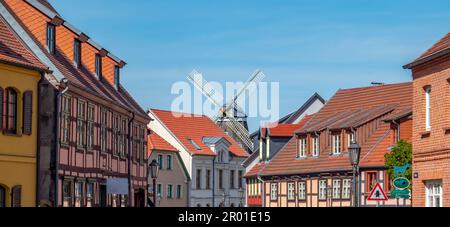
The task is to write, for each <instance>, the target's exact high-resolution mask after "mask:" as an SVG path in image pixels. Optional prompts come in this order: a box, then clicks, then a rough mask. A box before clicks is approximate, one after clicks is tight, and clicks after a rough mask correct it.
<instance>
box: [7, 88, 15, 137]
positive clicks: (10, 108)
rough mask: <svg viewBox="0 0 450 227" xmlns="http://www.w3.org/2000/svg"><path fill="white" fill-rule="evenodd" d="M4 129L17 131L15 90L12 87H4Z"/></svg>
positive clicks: (12, 131) (13, 132) (10, 131)
mask: <svg viewBox="0 0 450 227" xmlns="http://www.w3.org/2000/svg"><path fill="white" fill-rule="evenodd" d="M5 115H6V130H7V132H8V133H12V134H16V133H17V92H16V90H14V89H13V88H7V89H6V113H5Z"/></svg>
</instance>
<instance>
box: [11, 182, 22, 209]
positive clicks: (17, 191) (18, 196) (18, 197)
mask: <svg viewBox="0 0 450 227" xmlns="http://www.w3.org/2000/svg"><path fill="white" fill-rule="evenodd" d="M21 206H22V186H20V185H19V186H15V187H14V188H12V190H11V207H21Z"/></svg>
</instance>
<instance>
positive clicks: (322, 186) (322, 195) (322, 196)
mask: <svg viewBox="0 0 450 227" xmlns="http://www.w3.org/2000/svg"><path fill="white" fill-rule="evenodd" d="M326 199H327V181H326V180H321V181H319V200H326Z"/></svg>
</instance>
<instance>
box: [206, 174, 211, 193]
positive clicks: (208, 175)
mask: <svg viewBox="0 0 450 227" xmlns="http://www.w3.org/2000/svg"><path fill="white" fill-rule="evenodd" d="M206 189H211V170H209V169H208V170H206Z"/></svg>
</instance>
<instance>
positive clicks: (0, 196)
mask: <svg viewBox="0 0 450 227" xmlns="http://www.w3.org/2000/svg"><path fill="white" fill-rule="evenodd" d="M5 195H6V189H5V188H4V187H3V186H1V185H0V208H1V207H5V206H6V201H5V200H6V197H5Z"/></svg>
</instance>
